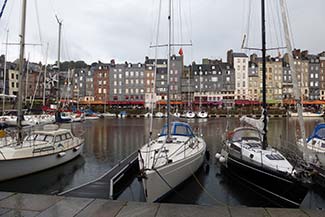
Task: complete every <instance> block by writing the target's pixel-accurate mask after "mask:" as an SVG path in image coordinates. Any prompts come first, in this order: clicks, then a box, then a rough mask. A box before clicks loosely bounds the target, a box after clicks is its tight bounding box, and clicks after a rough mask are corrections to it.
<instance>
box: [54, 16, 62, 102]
mask: <svg viewBox="0 0 325 217" xmlns="http://www.w3.org/2000/svg"><path fill="white" fill-rule="evenodd" d="M55 18H56V21H57V22H58V24H59V39H58V40H59V41H58V76H57V79H58V81H57V96H56V99H57V102H58V103H59V100H60V96H59V93H60V54H61V30H62V20H59V18H58V16H56V15H55Z"/></svg>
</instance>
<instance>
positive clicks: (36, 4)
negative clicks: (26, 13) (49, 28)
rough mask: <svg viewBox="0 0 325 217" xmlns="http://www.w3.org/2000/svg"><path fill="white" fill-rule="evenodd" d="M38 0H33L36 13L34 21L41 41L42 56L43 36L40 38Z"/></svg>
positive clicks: (42, 52)
mask: <svg viewBox="0 0 325 217" xmlns="http://www.w3.org/2000/svg"><path fill="white" fill-rule="evenodd" d="M37 2H38V0H35V1H34V3H35V4H34V6H35V13H36V21H37V27H38V34H39V40H40V43H41V55H42V56H43V57H44V56H45V55H44V50H43V38H42V31H41V24H40V18H39V10H38V3H37Z"/></svg>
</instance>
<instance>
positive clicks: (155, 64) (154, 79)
mask: <svg viewBox="0 0 325 217" xmlns="http://www.w3.org/2000/svg"><path fill="white" fill-rule="evenodd" d="M161 8H162V0H159V7H158V18H157V32H156V40H155V46H156V47H155V62H154V73H153V80H152V83H151V86H152V90H151V92H152V93H151V100H150V103H151V117H150V127H149V130H150V132H149V142H150V141H151V139H152V128H153V116H154V115H153V110H154V99H153V98H154V93H155V92H156V90H155V89H156V86H155V83H156V76H157V65H158V64H157V61H158V47H157V45H158V42H159V29H160V28H159V27H160V19H161Z"/></svg>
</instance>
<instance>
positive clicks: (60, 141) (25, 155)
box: [0, 0, 84, 181]
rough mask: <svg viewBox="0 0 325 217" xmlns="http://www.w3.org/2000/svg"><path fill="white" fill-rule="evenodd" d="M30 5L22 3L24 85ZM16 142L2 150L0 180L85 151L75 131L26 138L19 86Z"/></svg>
mask: <svg viewBox="0 0 325 217" xmlns="http://www.w3.org/2000/svg"><path fill="white" fill-rule="evenodd" d="M26 2H27V0H23V1H22V23H21V37H20V38H21V40H20V62H19V76H18V78H19V79H18V80H19V84H21V83H22V74H23V71H24V70H23V66H24V48H25V20H26ZM18 92H19V94H18V115H17V132H16V133H15V136H16V139H13V140H12V141H13V143H11V144H10V145H6V146H2V147H0V153H1V154H0V169H1V171H2V172H1V174H0V181H3V180H7V179H12V178H16V177H19V176H23V175H27V174H31V173H35V172H38V171H41V170H45V169H48V168H51V167H55V166H57V165H59V164H62V163H65V162H67V161H69V160H71V159H73V158H75V157H77V156H78V155H79V154H80V153H81V152H82V149H83V146H84V140H83V139H81V138H78V137H75V136H74V135H73V134H72V132H71V130H68V129H60V128H59V127H58V126H57V125H48V126H44V128H43V130H38V131H33V132H30V134H29V135H28V136H25V135H24V133H26V132H23V129H22V117H23V114H22V95H21V94H20V93H22V85H19V91H18Z"/></svg>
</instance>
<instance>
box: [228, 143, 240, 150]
mask: <svg viewBox="0 0 325 217" xmlns="http://www.w3.org/2000/svg"><path fill="white" fill-rule="evenodd" d="M230 148H231V149H233V150H235V151H238V152H241V148H240V147H238V146H237V145H234V144H233V143H231V144H230Z"/></svg>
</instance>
